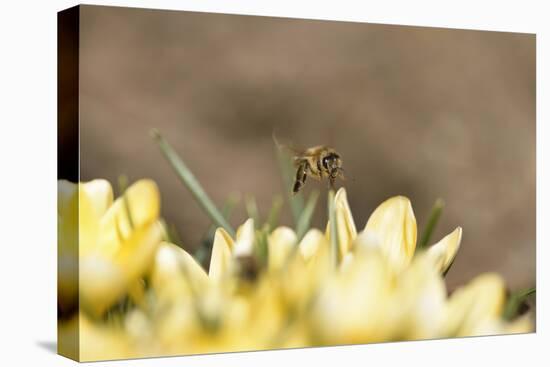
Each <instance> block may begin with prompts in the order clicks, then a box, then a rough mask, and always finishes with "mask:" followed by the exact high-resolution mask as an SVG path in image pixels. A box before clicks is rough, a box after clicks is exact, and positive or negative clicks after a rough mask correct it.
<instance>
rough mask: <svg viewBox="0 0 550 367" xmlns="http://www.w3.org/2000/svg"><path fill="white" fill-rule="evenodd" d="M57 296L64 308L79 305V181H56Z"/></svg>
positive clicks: (63, 309) (64, 310) (68, 309)
mask: <svg viewBox="0 0 550 367" xmlns="http://www.w3.org/2000/svg"><path fill="white" fill-rule="evenodd" d="M57 191H58V195H57V213H58V216H57V241H58V251H57V295H58V297H57V300H58V307H59V308H60V310H61V311H62V312H69V311H70V310H72V309H73V308H75V307H76V306H77V305H78V237H79V233H78V217H79V216H78V210H79V209H78V185H76V184H73V183H71V182H69V181H65V180H60V181H58V184H57Z"/></svg>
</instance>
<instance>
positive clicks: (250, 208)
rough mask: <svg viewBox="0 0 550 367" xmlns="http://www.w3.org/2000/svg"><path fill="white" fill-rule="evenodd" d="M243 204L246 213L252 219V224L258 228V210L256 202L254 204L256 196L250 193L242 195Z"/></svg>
mask: <svg viewBox="0 0 550 367" xmlns="http://www.w3.org/2000/svg"><path fill="white" fill-rule="evenodd" d="M244 206H245V208H246V214H247V215H248V217H249V218H252V219H253V220H254V225H255V226H256V228H258V227H259V226H260V213H259V211H258V204H256V198H255V197H254V196H252V195H246V196H245V197H244Z"/></svg>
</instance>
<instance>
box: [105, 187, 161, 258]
mask: <svg viewBox="0 0 550 367" xmlns="http://www.w3.org/2000/svg"><path fill="white" fill-rule="evenodd" d="M125 196H126V199H124V197H119V198H118V199H117V200H115V202H114V203H113V205H111V207H110V208H109V209H108V210H107V212H106V213H105V214H104V216H103V217H102V218H101V229H100V230H101V237H100V240H99V244H98V251H101V252H103V253H104V254H106V255H110V256H113V255H114V254H115V253H116V252H117V251H118V250H119V247H120V245H121V242H123V241H124V239H126V238H127V237H129V236H130V234H131V232H132V226H131V224H133V227H134V229H137V228H140V227H142V226H146V225H148V224H151V223H153V222H155V221H156V220H157V218H158V216H159V211H160V194H159V191H158V187H157V185H156V184H155V182H154V181H152V180H146V179H144V180H139V181H137V182H135V183H134V184H133V185H131V186H130V187H129V188H128V189H127V190H126V192H125ZM125 200H126V202H127V204H128V207H129V208H128V209H129V212H130V216H131V221H130V219H129V218H128V210H127V208H126V204H125Z"/></svg>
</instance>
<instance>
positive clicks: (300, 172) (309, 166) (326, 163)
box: [292, 145, 344, 194]
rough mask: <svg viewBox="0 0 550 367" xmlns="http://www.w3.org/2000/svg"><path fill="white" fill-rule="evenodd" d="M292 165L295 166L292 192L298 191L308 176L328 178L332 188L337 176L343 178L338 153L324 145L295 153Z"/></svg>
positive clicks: (319, 178)
mask: <svg viewBox="0 0 550 367" xmlns="http://www.w3.org/2000/svg"><path fill="white" fill-rule="evenodd" d="M294 166H295V167H296V178H295V179H294V185H293V186H292V193H293V194H297V193H298V192H299V191H300V189H301V188H302V187H303V186H304V185H305V183H306V178H307V177H308V176H309V177H312V178H314V179H316V180H321V179H323V178H328V180H329V185H330V187H331V188H332V189H334V182H335V181H336V178H337V177H340V178H341V179H344V169H343V168H342V158H340V154H338V153H337V152H336V150H334V149H333V148H329V147H327V146H324V145H318V146H315V147H311V148H308V149H306V150H304V151H303V152H301V153H300V152H298V153H297V154H295V155H294Z"/></svg>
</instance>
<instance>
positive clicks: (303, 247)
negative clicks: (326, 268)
mask: <svg viewBox="0 0 550 367" xmlns="http://www.w3.org/2000/svg"><path fill="white" fill-rule="evenodd" d="M327 246H328V242H327V239H326V237H325V235H323V233H322V232H321V231H319V230H318V229H310V230H309V231H308V232H307V233H306V234H305V236H304V238H302V240H301V241H300V244H299V245H298V250H299V251H300V254H301V255H302V258H303V259H304V260H305V261H306V262H308V261H309V260H310V259H312V258H313V257H315V256H316V255H317V254H319V252H320V251H321V250H322V249H323V248H325V247H327Z"/></svg>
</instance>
